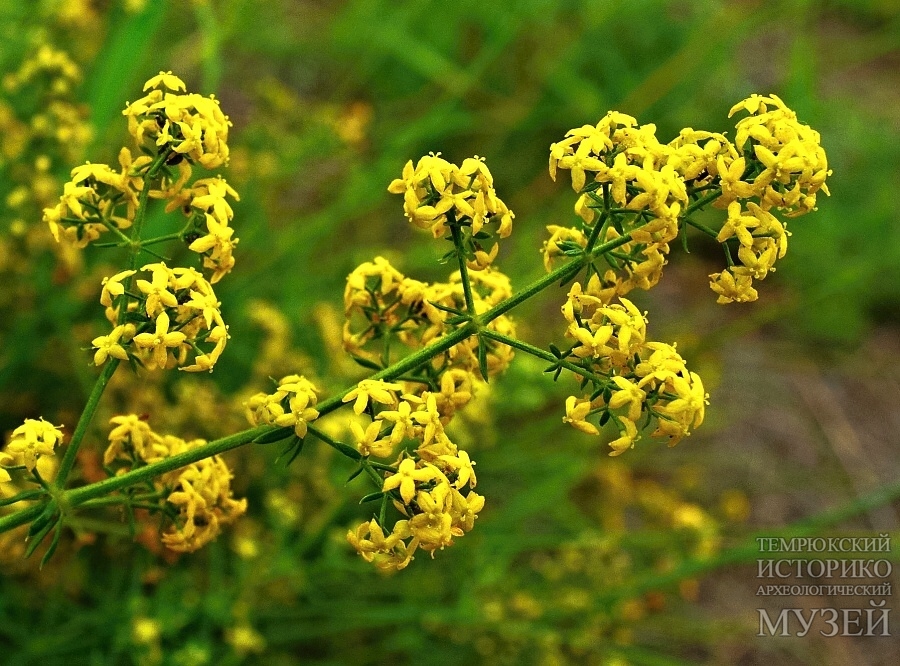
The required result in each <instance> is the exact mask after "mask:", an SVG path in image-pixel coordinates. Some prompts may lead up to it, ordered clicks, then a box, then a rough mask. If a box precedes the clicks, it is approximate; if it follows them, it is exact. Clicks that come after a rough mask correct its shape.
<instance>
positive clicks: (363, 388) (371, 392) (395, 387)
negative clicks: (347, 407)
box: [341, 379, 403, 414]
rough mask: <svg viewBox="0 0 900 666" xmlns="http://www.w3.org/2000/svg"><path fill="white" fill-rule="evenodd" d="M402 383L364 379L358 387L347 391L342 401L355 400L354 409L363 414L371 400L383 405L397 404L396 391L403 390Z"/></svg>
mask: <svg viewBox="0 0 900 666" xmlns="http://www.w3.org/2000/svg"><path fill="white" fill-rule="evenodd" d="M402 390H403V387H402V386H401V385H400V384H390V383H388V382H383V381H381V380H380V379H363V380H362V381H361V382H359V384H357V385H356V388H354V389H353V390H351V391H350V392H348V393H347V395H345V396H344V397H343V399H342V400H341V402H350V401H351V400H354V401H355V402H354V403H353V411H354V412H356V413H357V414H362V413H363V412H364V411H365V410H366V407H367V406H368V404H369V400H372V401H373V402H378V403H381V404H382V405H396V404H397V396H396V394H395V393H394V391H402Z"/></svg>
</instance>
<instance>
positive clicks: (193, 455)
mask: <svg viewBox="0 0 900 666" xmlns="http://www.w3.org/2000/svg"><path fill="white" fill-rule="evenodd" d="M271 430H273V428H272V427H270V426H257V427H255V428H250V429H248V430H242V431H241V432H238V433H235V434H233V435H229V436H228V437H222V438H221V439H216V440H213V441H212V442H207V443H206V444H204V445H202V446H198V447H197V448H195V449H190V450H189V451H185V452H184V453H179V454H177V455H174V456H171V457H169V458H164V459H163V460H160V461H159V462H155V463H153V464H151V465H147V466H146V467H139V468H138V469H135V470H132V471H130V472H126V473H125V474H122V475H120V476H114V477H111V478H109V479H104V480H103V481H97V482H96V483H92V484H90V485H88V486H82V487H81V488H73V489H72V490H67V491H65V493H64V494H63V497H64V500H65V502H66V503H67V504H68V505H69V506H72V507H74V506H78V505H79V504H84V503H85V502H87V501H88V500H92V499H94V498H95V497H102V496H103V495H108V494H110V493H111V492H114V491H116V490H121V489H122V488H127V487H128V486H133V485H137V484H139V483H142V482H144V481H149V480H151V479H153V478H155V477H157V476H160V475H162V474H165V473H166V472H172V471H174V470H176V469H180V468H182V467H186V466H187V465H190V464H192V463H195V462H199V461H200V460H203V459H204V458H211V457H212V456H217V455H220V454H222V453H225V452H226V451H230V450H231V449H236V448H237V447H239V446H242V445H244V444H248V443H249V442H251V441H253V440H254V439H256V438H257V437H259V436H260V435H263V434H265V433H267V432H270V431H271ZM2 531H3V519H0V532H2Z"/></svg>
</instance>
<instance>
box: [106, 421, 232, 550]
mask: <svg viewBox="0 0 900 666" xmlns="http://www.w3.org/2000/svg"><path fill="white" fill-rule="evenodd" d="M111 424H112V425H113V426H114V427H113V429H112V430H111V431H110V433H109V446H108V447H107V449H106V452H105V453H104V456H103V460H104V464H106V465H107V466H110V465H116V466H117V467H118V473H123V472H125V471H128V470H129V469H135V468H138V467H141V466H143V465H146V464H149V463H153V462H157V461H159V460H163V459H164V458H168V457H171V456H175V455H178V454H180V453H184V452H186V451H190V450H191V449H194V448H197V447H198V446H202V445H204V444H206V442H205V440H202V439H196V440H192V441H185V440H183V439H180V438H178V437H174V436H172V435H159V434H157V433H155V432H153V430H151V428H150V426H149V425H148V424H147V422H146V421H145V420H143V419H142V418H141V417H139V416H137V415H135V414H128V415H124V416H116V417H114V418H113V419H112V420H111ZM231 478H232V474H231V471H230V470H229V469H228V465H226V464H225V461H224V460H222V458H220V457H219V456H213V457H212V458H205V459H203V460H200V461H198V462H195V463H192V464H190V465H188V466H187V467H183V468H181V469H177V470H175V471H173V472H169V473H168V474H164V475H162V476H160V477H158V478H156V479H155V480H154V487H155V488H156V490H157V491H158V492H159V493H160V495H161V496H163V497H165V503H164V505H163V511H164V514H165V515H166V516H167V518H168V519H169V520H170V521H171V525H170V526H169V527H168V528H166V529H165V530H164V531H163V534H162V542H163V544H164V545H165V546H166V547H167V548H169V549H170V550H173V551H177V552H193V551H195V550H198V549H199V548H202V547H203V546H205V545H206V544H207V543H209V542H210V541H212V540H214V539H215V538H216V537H217V536H218V534H219V532H220V531H221V528H222V526H223V525H227V524H229V523H233V522H234V521H235V520H237V519H238V518H239V517H240V516H241V515H243V514H244V512H246V510H247V500H246V499H241V500H236V499H234V498H233V497H232V494H231Z"/></svg>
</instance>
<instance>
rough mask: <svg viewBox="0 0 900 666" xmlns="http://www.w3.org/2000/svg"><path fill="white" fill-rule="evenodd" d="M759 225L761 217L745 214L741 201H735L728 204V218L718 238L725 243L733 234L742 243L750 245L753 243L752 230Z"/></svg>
mask: <svg viewBox="0 0 900 666" xmlns="http://www.w3.org/2000/svg"><path fill="white" fill-rule="evenodd" d="M758 226H759V218H757V217H756V216H755V215H745V214H744V212H743V211H742V210H741V204H740V202H738V201H734V202H732V203H730V204H728V219H727V220H725V224H724V225H722V229H721V230H720V231H719V235H718V236H716V240H717V241H719V242H720V243H723V242H725V241H726V240H728V239H729V238H731V237H732V236H737V239H738V240H739V241H740V242H741V245H745V246H750V245H753V236H752V234H751V232H750V230H751V229H755V228H756V227H758Z"/></svg>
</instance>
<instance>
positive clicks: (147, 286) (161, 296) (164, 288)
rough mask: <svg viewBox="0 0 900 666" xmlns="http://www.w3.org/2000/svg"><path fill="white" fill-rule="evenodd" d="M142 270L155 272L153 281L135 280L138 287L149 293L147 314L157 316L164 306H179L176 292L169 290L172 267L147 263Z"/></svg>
mask: <svg viewBox="0 0 900 666" xmlns="http://www.w3.org/2000/svg"><path fill="white" fill-rule="evenodd" d="M141 270H144V271H152V274H153V275H152V277H151V280H152V281H147V280H137V281H136V282H135V284H136V285H137V288H138V289H140V290H141V291H142V292H143V293H145V294H146V295H147V301H146V310H147V315H148V316H150V317H155V316H156V315H157V314H158V313H159V312H161V311H162V310H163V309H164V308H174V307H177V306H178V299H177V298H176V297H175V294H173V293H172V292H170V291H169V286H170V285H169V278H170V276H171V274H172V272H171V269H169V268H168V267H167V266H166V265H165V264H164V263H158V264H147V265H146V266H144V267H143V268H142V269H141ZM167 321H168V320H167Z"/></svg>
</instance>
